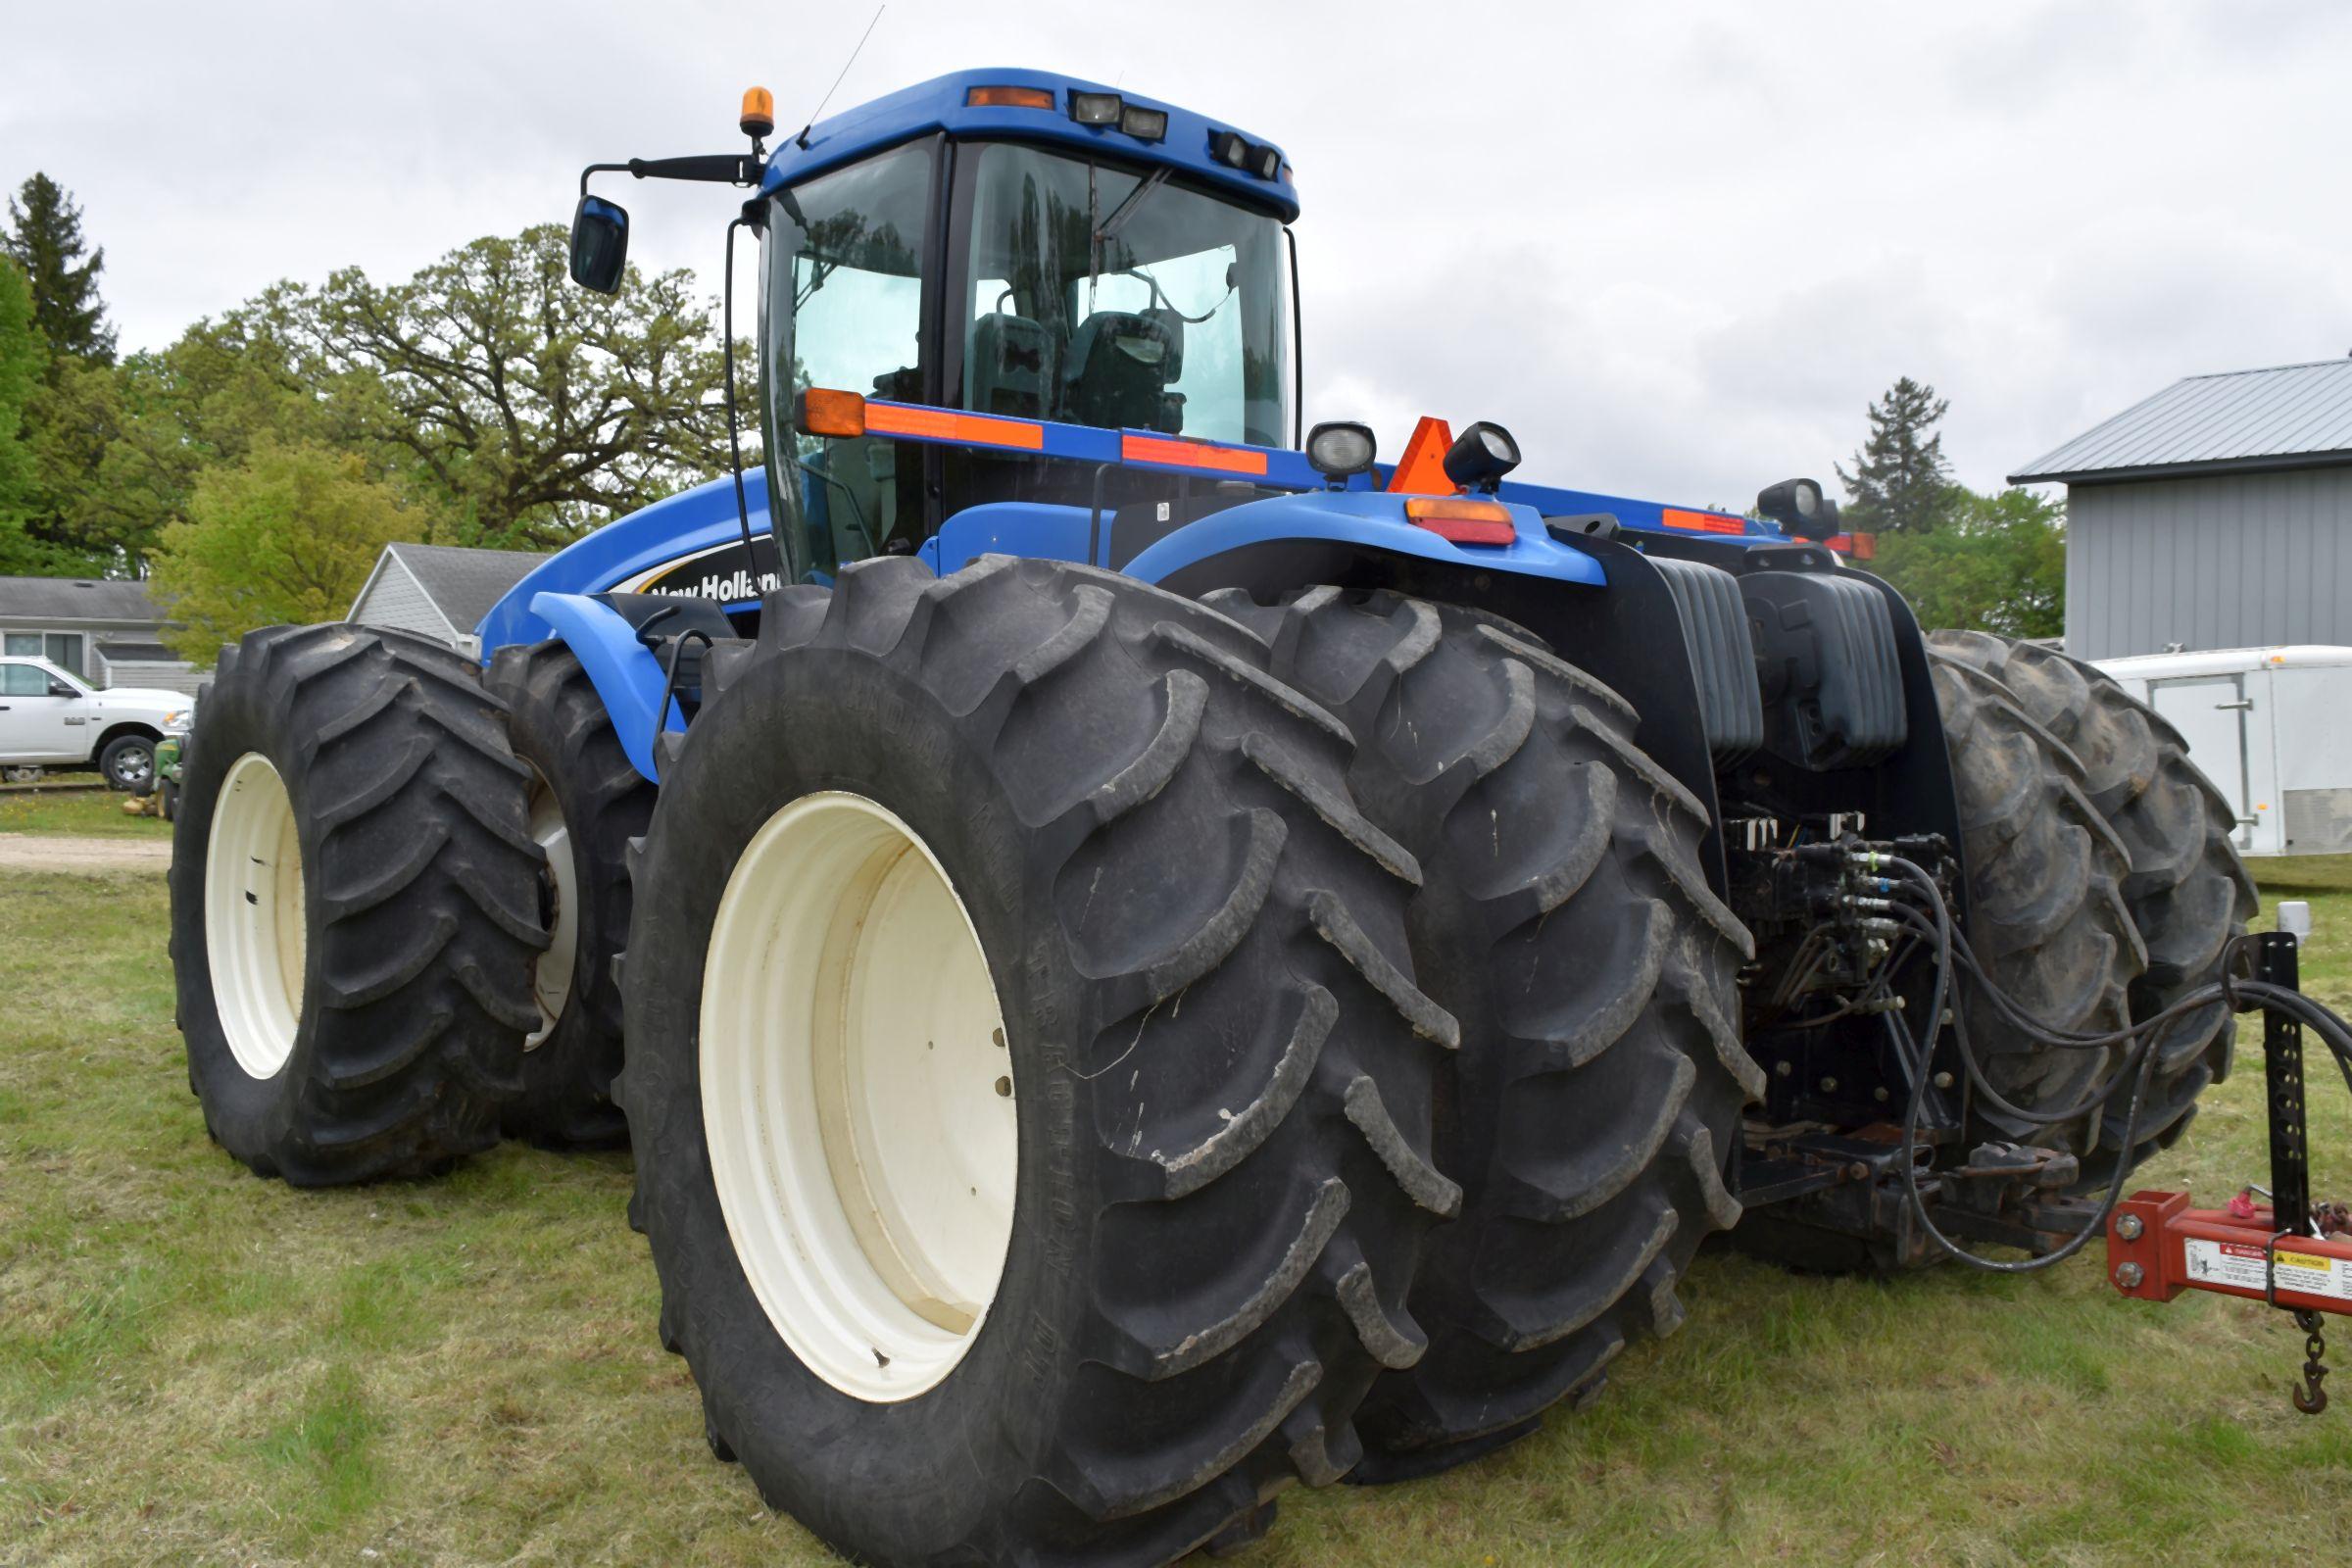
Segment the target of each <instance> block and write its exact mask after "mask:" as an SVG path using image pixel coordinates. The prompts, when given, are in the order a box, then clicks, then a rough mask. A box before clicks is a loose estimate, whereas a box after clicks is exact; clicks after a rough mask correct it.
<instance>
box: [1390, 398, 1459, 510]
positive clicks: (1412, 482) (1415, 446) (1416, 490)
mask: <svg viewBox="0 0 2352 1568" xmlns="http://www.w3.org/2000/svg"><path fill="white" fill-rule="evenodd" d="M1452 445H1453V428H1452V426H1450V425H1448V424H1447V423H1446V421H1445V420H1444V419H1441V418H1439V417H1437V416H1436V415H1434V414H1424V415H1423V416H1421V422H1420V423H1419V424H1416V425H1414V426H1413V434H1412V439H1410V440H1408V441H1407V442H1405V444H1404V456H1403V457H1401V458H1399V459H1397V471H1396V472H1394V473H1392V474H1390V475H1389V490H1390V493H1391V494H1394V495H1424V496H1449V495H1452V494H1453V493H1454V491H1455V490H1456V489H1457V488H1458V486H1456V485H1455V484H1454V482H1453V481H1452V480H1451V479H1448V478H1446V449H1447V448H1449V447H1451V446H1452Z"/></svg>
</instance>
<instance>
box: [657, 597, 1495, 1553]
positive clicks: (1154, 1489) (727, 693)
mask: <svg viewBox="0 0 2352 1568" xmlns="http://www.w3.org/2000/svg"><path fill="white" fill-rule="evenodd" d="M1264 652H1265V651H1264V649H1263V647H1262V646H1260V645H1259V644H1257V643H1256V642H1255V641H1254V640H1253V639H1252V638H1250V636H1249V634H1248V633H1247V632H1245V631H1244V630H1243V629H1242V628H1241V627H1239V626H1237V625H1235V624H1234V623H1233V622H1231V621H1229V620H1227V619H1226V618H1225V617H1223V616H1221V615H1217V614H1215V613H1211V612H1209V611H1206V610H1204V609H1202V608H1201V607H1200V606H1198V605H1195V604H1192V603H1190V602H1188V601H1184V600H1180V599H1176V598H1173V597H1171V596H1170V595H1168V594H1165V593H1163V592H1160V591H1159V590H1157V589H1153V588H1152V587H1149V586H1147V585H1145V584H1141V583H1138V582H1135V581H1133V580H1131V579H1127V578H1122V577H1118V576H1115V575H1112V574H1109V573H1105V572H1100V571H1096V570H1093V569H1091V568H1087V567H1081V566H1072V565H1067V564H1059V563H1053V562H1043V561H1027V562H1014V561H1011V560H1008V559H1005V558H1003V557H984V558H982V559H981V560H980V561H978V562H976V563H974V564H972V565H970V566H967V567H966V568H964V569H963V570H961V571H958V572H956V574H954V575H953V576H950V577H947V578H944V579H934V578H933V577H932V575H931V573H930V571H929V570H928V569H927V568H925V567H924V566H922V565H921V564H919V563H916V562H913V561H909V560H905V559H893V558H879V559H875V560H870V561H865V562H860V563H858V564H855V565H852V566H849V567H847V568H845V569H844V571H843V572H842V574H841V577H840V580H839V583H838V586H837V587H836V588H835V589H834V590H833V591H832V592H831V593H830V594H827V593H826V592H825V591H824V590H821V589H815V588H806V587H804V588H794V589H787V590H785V591H783V592H782V593H779V594H776V595H771V596H770V598H769V600H768V602H767V605H766V608H765V610H764V612H763V613H762V617H761V624H760V640H759V641H758V643H757V644H754V645H746V646H742V647H737V648H724V647H722V648H720V649H718V650H717V651H715V652H714V653H713V654H712V655H711V660H710V662H709V664H708V665H707V666H706V681H707V685H706V690H707V693H708V694H710V701H709V706H707V707H706V708H705V709H704V710H703V711H702V712H701V713H700V714H699V715H698V716H697V718H696V719H695V722H694V724H693V726H692V728H691V729H690V730H689V731H688V733H687V734H686V735H685V737H683V742H682V744H676V743H665V748H666V749H667V750H669V751H670V752H671V755H672V756H673V757H674V759H675V760H674V762H672V763H671V764H670V765H669V766H667V767H665V770H664V771H665V773H666V775H667V776H666V780H665V782H664V784H663V786H662V793H661V798H660V801H659V802H658V804H657V805H656V807H655V810H654V820H653V826H652V829H651V831H650V832H649V833H648V835H647V837H646V840H645V843H644V847H643V851H642V855H641V856H640V857H639V858H638V860H637V870H636V875H637V905H636V916H635V920H634V922H633V925H632V928H631V938H630V943H631V947H630V952H629V954H628V959H627V963H626V966H625V969H624V987H625V993H626V1014H627V1024H628V1035H629V1042H630V1048H629V1056H628V1064H627V1066H626V1068H625V1069H624V1071H623V1072H622V1074H621V1078H620V1081H619V1084H618V1085H617V1086H616V1091H617V1095H618V1098H619V1099H620V1101H621V1103H623V1104H624V1105H625V1106H626V1108H627V1110H628V1113H629V1129H630V1136H631V1140H632V1142H633V1144H634V1146H635V1150H636V1156H637V1173H638V1190H637V1203H636V1207H637V1211H638V1217H639V1219H640V1221H641V1222H642V1223H643V1225H644V1228H645V1231H646V1234H647V1237H648V1240H649V1241H650V1243H651V1245H652V1249H653V1253H654V1261H655V1264H656V1266H657V1269H658V1271H659V1273H660V1276H661V1280H662V1299H663V1305H662V1319H663V1324H664V1339H665V1341H666V1342H669V1343H672V1344H674V1346H675V1348H678V1349H679V1350H680V1351H681V1352H682V1353H683V1354H684V1355H685V1357H686V1359H687V1362H688V1364H689V1366H690V1367H691V1368H692V1370H693V1372H694V1375H695V1379H696V1381H697V1382H698V1383H699V1384H700V1385H701V1388H702V1394H703V1402H704V1410H705V1417H706V1423H707V1430H708V1432H709V1434H710V1436H711V1445H712V1447H713V1449H714V1451H717V1452H719V1453H720V1454H721V1455H722V1456H728V1455H732V1456H734V1457H737V1458H739V1459H740V1460H741V1462H742V1463H743V1465H744V1466H745V1468H746V1469H747V1470H748V1471H749V1473H750V1475H751V1477H752V1479H753V1480H754V1481H755V1482H756V1483H757V1484H758V1486H759V1488H760V1493H761V1495H763V1496H764V1497H765V1498H766V1499H767V1500H768V1501H769V1502H770V1503H771V1504H772V1505H774V1506H776V1507H778V1508H780V1509H784V1510H787V1511H789V1512H791V1513H792V1514H794V1515H795V1516H796V1517H798V1518H799V1519H800V1520H802V1521H803V1522H804V1523H805V1524H807V1525H808V1526H809V1528H810V1529H811V1530H813V1531H815V1532H816V1533H817V1534H818V1535H819V1536H821V1537H822V1538H824V1539H825V1540H826V1541H827V1542H829V1543H830V1544H833V1545H834V1546H835V1547H836V1548H837V1549H839V1550H841V1551H842V1552H844V1553H845V1554H847V1555H849V1556H851V1557H853V1558H855V1559H856V1560H858V1561H861V1562H878V1563H912V1562H925V1563H928V1562H938V1561H987V1562H1014V1561H1018V1562H1032V1561H1046V1560H1052V1561H1057V1562H1064V1561H1066V1562H1105V1563H1110V1562H1116V1563H1156V1562H1165V1561H1168V1560H1170V1559H1173V1558H1175V1557H1177V1556H1179V1555H1181V1554H1182V1553H1184V1552H1186V1551H1189V1550H1191V1549H1192V1548H1193V1547H1195V1546H1197V1545H1200V1544H1203V1543H1206V1542H1209V1541H1210V1540H1211V1539H1212V1538H1215V1537H1218V1536H1220V1534H1226V1533H1228V1532H1229V1531H1233V1532H1237V1533H1234V1534H1227V1536H1226V1539H1228V1540H1238V1539H1241V1537H1242V1535H1246V1534H1247V1533H1248V1531H1250V1530H1251V1529H1255V1528H1257V1527H1258V1526H1260V1525H1262V1523H1263V1517H1264V1516H1263V1513H1262V1512H1261V1509H1262V1508H1263V1506H1264V1505H1265V1503H1266V1500H1267V1499H1268V1498H1270V1497H1271V1496H1272V1495H1273V1494H1274V1493H1276V1492H1277V1491H1279V1490H1280V1489H1281V1488H1282V1487H1283V1486H1285V1485H1287V1484H1289V1483H1291V1482H1293V1481H1299V1480H1304V1481H1307V1482H1310V1483H1316V1484H1320V1483H1327V1482H1331V1481H1334V1480H1337V1479H1338V1478H1339V1477H1340V1476H1341V1475H1342V1474H1343V1473H1344V1472H1345V1471H1346V1470H1347V1469H1348V1466H1349V1465H1350V1464H1352V1463H1353V1462H1354V1460H1355V1458H1356V1456H1357V1454H1358V1451H1359V1448H1358V1445H1357V1440H1356V1438H1355V1435H1354V1432H1353V1428H1352V1426H1351V1424H1350V1417H1351V1416H1352V1414H1353V1412H1354V1409H1355V1406H1356V1404H1357V1402H1358V1401H1359V1400H1360V1399H1361V1397H1362V1396H1363V1394H1364V1391H1365V1390H1366V1389H1367V1388H1368V1387H1369V1386H1370V1385H1371V1382H1372V1379H1373V1377H1374V1375H1375V1374H1377V1373H1378V1372H1379V1371H1380V1370H1381V1369H1382V1368H1383V1367H1393V1366H1403V1365H1408V1364H1410V1363H1411V1361H1412V1360H1413V1359H1414V1358H1415V1357H1416V1356H1418V1355H1419V1353H1420V1351H1421V1349H1422V1345H1423V1340H1422V1336H1421V1331H1420V1330H1419V1328H1418V1327H1416V1326H1415V1324H1414V1322H1413V1319H1412V1318H1411V1316H1410V1315H1409V1314H1408V1313H1407V1311H1406V1310H1405V1297H1406V1293H1407V1291H1408V1289H1409V1287H1410V1285H1411V1282H1412V1276H1413V1270H1414V1267H1415V1265H1416V1262H1417V1259H1418V1257H1419V1253H1420V1250H1421V1241H1422V1236H1423V1233H1424V1231H1425V1230H1426V1228H1427V1227H1428V1226H1429V1225H1430V1224H1431V1223H1432V1222H1434V1221H1435V1220H1436V1219H1438V1218H1439V1217H1440V1216H1442V1215H1446V1214H1449V1213H1451V1212H1452V1211H1453V1210H1454V1208H1455V1206H1456V1204H1457V1202H1458V1201H1459V1196H1460V1194H1459V1190H1458V1189H1457V1188H1456V1187H1455V1186H1454V1184H1453V1183H1452V1182H1450V1181H1449V1180H1447V1179H1446V1177H1445V1176H1443V1175H1441V1174H1440V1173H1439V1171H1438V1170H1437V1169H1436V1167H1435V1166H1433V1164H1432V1163H1431V1156H1430V1136H1431V1130H1430V1122H1431V1116H1432V1109H1431V1101H1432V1095H1433V1090H1434V1085H1435V1080H1436V1076H1437V1068H1438V1063H1439V1061H1440V1060H1441V1059H1442V1058H1443V1056H1444V1055H1445V1054H1446V1052H1447V1051H1448V1050H1450V1049H1451V1048H1452V1047H1453V1046H1454V1044H1455V1042H1456V1031H1455V1026H1454V1022H1453V1019H1452V1018H1451V1017H1450V1016H1448V1015H1447V1014H1446V1012H1445V1011H1444V1010H1443V1009H1442V1008H1440V1007H1438V1006H1437V1005H1434V1004H1433V1003H1431V1002H1430V1000H1429V999H1428V998H1427V997H1425V996H1423V995H1422V994H1421V993H1420V992H1419V991H1418V990H1417V989H1415V987H1414V984H1413V981H1412V979H1411V968H1410V964H1411V958H1410V956H1409V955H1408V952H1407V949H1406V943H1405V936H1404V917H1405V901H1406V897H1407V895H1408V894H1409V892H1410V890H1411V886H1412V883H1413V881H1414V879H1415V878H1416V876H1417V875H1418V873H1417V871H1416V870H1415V867H1414V865H1413V862H1412V859H1411V858H1410V857H1409V856H1407V855H1405V854H1404V853H1403V852H1402V851H1401V850H1399V849H1398V848H1397V846H1396V845H1394V844H1393V843H1391V842H1390V841H1389V840H1388V839H1387V838H1386V837H1384V836H1383V835H1382V834H1381V833H1380V832H1379V830H1378V829H1376V828H1374V827H1373V826H1372V825H1371V824H1370V823H1368V822H1366V821H1365V820H1364V819H1363V818H1362V817H1361V816H1360V815H1359V814H1358V813H1357V811H1356V809H1354V807H1353V806H1352V804H1350V801H1349V798H1348V788H1347V783H1346V770H1347V763H1348V752H1349V750H1350V748H1351V743H1350V741H1349V739H1348V732H1347V729H1346V728H1345V726H1343V725H1342V724H1341V723H1340V722H1339V721H1338V720H1337V719H1335V718H1333V717H1332V716H1331V715H1330V714H1329V713H1327V712H1324V711H1322V710H1321V709H1319V708H1317V707H1316V706H1315V705H1314V704H1313V703H1311V702H1309V701H1308V700H1306V699H1305V698H1303V697H1301V696H1300V695H1299V694H1298V693H1297V692H1296V691H1294V690H1292V689H1291V688H1290V687H1288V686H1286V685H1284V684H1282V683H1281V682H1279V681H1277V680H1274V679H1273V678H1271V677H1269V676H1268V675H1267V674H1266V673H1265V671H1264V667H1263V656H1264Z"/></svg>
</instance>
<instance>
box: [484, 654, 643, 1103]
mask: <svg viewBox="0 0 2352 1568" xmlns="http://www.w3.org/2000/svg"><path fill="white" fill-rule="evenodd" d="M487 682H488V685H489V687H490V690H491V691H492V693H494V694H495V695H496V696H498V697H499V698H500V699H501V700H502V701H504V702H505V703H506V705H507V734H508V738H509V739H510V740H511V741H512V742H513V744H514V747H515V756H516V757H518V758H520V759H521V760H522V762H523V764H524V765H525V766H526V767H528V768H529V769H530V770H531V788H530V818H529V820H530V829H531V837H532V839H533V840H534V841H536V842H537V844H538V845H539V848H540V850H541V852H542V853H543V854H545V856H546V857H547V866H546V869H545V871H544V872H543V873H542V883H541V903H542V907H543V909H544V912H545V915H546V923H547V927H548V936H549V942H548V950H547V952H546V953H544V954H542V955H541V956H540V958H539V962H538V963H537V965H536V966H535V967H534V969H533V971H532V975H531V984H532V991H533V994H534V997H535V999H536V1001H537V1004H538V1008H539V1021H538V1023H537V1025H536V1026H535V1027H534V1028H533V1029H532V1030H531V1032H530V1034H528V1035H527V1036H525V1037H524V1039H523V1055H522V1067H521V1078H522V1093H521V1095H520V1096H519V1097H518V1098H517V1099H516V1100H515V1103H513V1104H512V1105H510V1106H509V1107H508V1108H507V1112H506V1117H505V1127H506V1131H507V1133H508V1135H509V1136H510V1137H515V1138H522V1139H527V1140H528V1141H530V1142H531V1143H534V1144H538V1145H540V1146H541V1147H543V1148H550V1149H613V1148H618V1147H619V1146H620V1145H622V1144H624V1143H626V1142H627V1141H628V1136H629V1127H628V1121H627V1119H626V1118H625V1117H623V1116H622V1115H621V1113H620V1108H619V1107H618V1106H617V1105H615V1104H613V1074H614V1073H616V1072H618V1071H619V1070H620V1039H621V1036H620V975H619V973H618V966H617V963H616V960H617V959H618V958H619V956H620V950H621V947H622V945H623V944H624V943H625V942H626V941H627V939H628V934H629V872H628V865H627V858H626V857H627V851H628V847H629V841H630V840H631V839H634V838H638V837H641V836H642V835H643V834H644V832H645V829H646V824H647V823H648V822H650V821H651V820H652V818H653V814H654V797H655V794H656V791H655V788H654V786H653V785H652V784H651V783H649V782H648V781H647V780H646V778H645V776H644V775H643V774H641V773H639V772H638V771H637V769H636V768H635V766H633V765H632V764H631V763H630V761H629V759H628V755H627V754H626V753H625V752H623V751H622V750H621V748H620V737H619V736H618V735H617V734H615V733H614V732H613V716H612V714H611V713H609V712H608V711H606V709H605V704H604V700H603V699H602V698H600V697H599V696H597V693H596V686H595V683H594V682H592V681H591V680H589V678H588V672H587V671H586V670H584V669H582V668H581V667H580V661H579V659H578V657H577V656H576V655H574V654H573V653H572V651H571V650H570V649H568V648H566V647H564V645H563V644H562V643H558V642H549V643H534V644H532V645H530V646H528V647H520V648H503V649H501V650H499V652H498V653H497V654H496V655H495V656H494V657H493V658H492V659H491V661H490V671H489V675H488V677H487Z"/></svg>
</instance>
